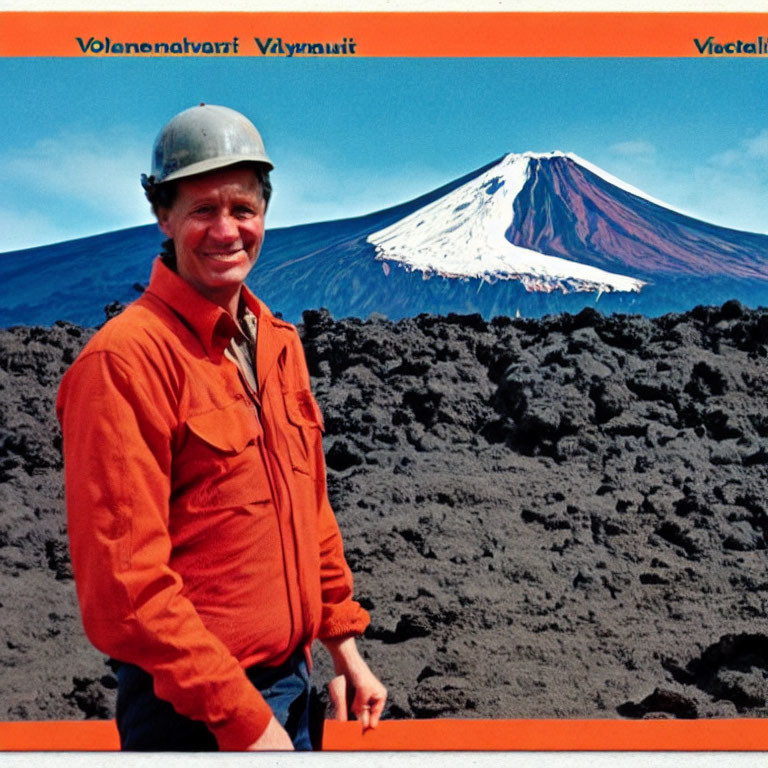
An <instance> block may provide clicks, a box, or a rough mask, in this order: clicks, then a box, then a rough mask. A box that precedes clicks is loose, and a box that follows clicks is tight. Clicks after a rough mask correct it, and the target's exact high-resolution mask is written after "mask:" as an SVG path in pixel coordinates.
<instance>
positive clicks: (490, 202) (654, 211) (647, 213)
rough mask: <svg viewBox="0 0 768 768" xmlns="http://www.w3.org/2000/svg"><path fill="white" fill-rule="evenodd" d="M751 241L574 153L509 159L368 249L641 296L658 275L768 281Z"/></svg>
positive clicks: (531, 285) (418, 266) (446, 270)
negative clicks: (747, 244) (745, 242)
mask: <svg viewBox="0 0 768 768" xmlns="http://www.w3.org/2000/svg"><path fill="white" fill-rule="evenodd" d="M729 233H731V234H730V235H729ZM733 234H738V236H739V237H738V238H734V237H733V236H732V235H733ZM744 235H747V233H733V232H732V231H730V230H725V229H723V228H721V227H715V226H712V225H709V224H706V223H705V222H701V221H697V220H696V219H693V218H692V217H690V216H687V215H686V214H684V213H683V212H682V211H680V210H678V209H676V208H674V207H672V206H670V205H667V204H666V203H662V202H660V201H659V200H655V199H654V198H652V197H650V196H649V195H646V194H645V193H644V192H642V191H640V190H639V189H636V188H635V187H632V186H631V185H629V184H626V183H625V182H623V181H621V180H620V179H617V178H616V177H615V176H612V175H611V174H609V173H607V172H606V171H603V170H602V169H600V168H598V167H597V166H595V165H593V164H592V163H589V162H588V161H586V160H583V159H582V158H580V157H578V156H577V155H574V154H572V153H564V152H548V153H533V152H526V153H523V154H508V155H505V156H504V157H503V158H502V159H501V160H500V161H498V162H497V163H496V164H494V165H493V166H491V167H489V168H487V169H485V170H484V171H483V172H482V173H480V174H479V175H477V176H475V177H474V178H472V179H470V180H468V181H467V182H466V183H464V184H462V185H461V186H459V187H457V188H455V189H453V190H452V191H450V192H448V193H447V194H446V195H444V196H443V197H440V198H439V199H437V200H435V201H433V202H431V203H429V204H428V205H425V206H424V207H423V208H419V209H417V210H415V211H413V212H412V213H410V214H409V215H408V216H406V217H404V218H402V219H400V220H399V221H397V222H395V223H394V224H391V225H389V226H388V227H385V228H384V229H381V230H378V231H376V232H373V233H371V235H369V236H368V242H370V243H371V244H372V245H374V247H375V249H376V257H377V258H378V259H380V260H385V261H394V262H397V263H399V264H401V265H402V266H404V267H405V268H406V269H415V270H421V271H422V272H423V273H425V274H432V273H435V274H439V275H445V276H450V277H464V278H467V277H472V278H480V279H484V280H489V281H492V280H498V279H518V280H520V281H521V283H522V284H523V285H524V286H525V287H526V289H527V290H537V291H545V292H550V291H553V290H556V289H560V290H562V291H563V292H566V293H567V292H569V291H572V290H576V291H590V290H592V291H598V292H601V293H602V292H606V291H640V290H641V289H642V287H643V286H644V285H645V284H646V282H647V279H648V278H652V277H654V276H658V275H659V274H670V275H675V274H677V275H680V274H688V275H712V274H717V275H732V276H734V277H760V278H763V279H764V278H766V277H768V259H766V254H765V249H764V248H763V253H762V254H759V252H758V253H757V254H756V253H755V250H754V249H753V248H751V247H748V248H744V247H742V246H741V245H740V242H737V240H738V241H740V239H741V237H742V236H744ZM747 236H749V235H747ZM756 237H760V236H756ZM756 255H757V258H755V256H756ZM644 278H645V279H644Z"/></svg>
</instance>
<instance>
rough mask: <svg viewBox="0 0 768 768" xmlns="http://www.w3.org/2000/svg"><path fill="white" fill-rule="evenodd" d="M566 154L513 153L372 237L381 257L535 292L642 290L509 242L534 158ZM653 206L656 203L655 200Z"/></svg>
mask: <svg viewBox="0 0 768 768" xmlns="http://www.w3.org/2000/svg"><path fill="white" fill-rule="evenodd" d="M564 156H565V155H564V154H563V153H562V152H551V153H546V154H542V153H532V152H526V153H523V154H508V155H506V156H505V157H503V158H502V159H501V161H500V162H499V163H498V164H496V165H494V166H493V167H491V168H489V169H488V170H487V171H485V173H482V174H480V175H479V176H476V177H475V178H473V179H472V180H470V181H469V182H467V183H466V184H463V185H462V186H460V187H458V188H456V189H454V190H453V191H452V192H449V193H448V194H446V195H445V196H443V197H441V198H439V199H438V200H435V201H434V202H432V203H430V204H428V205H426V206H424V207H422V208H419V209H418V210H416V211H414V212H413V213H411V214H410V215H408V216H406V217H404V218H402V219H400V220H399V221H397V222H395V223H394V224H392V225H390V226H388V227H385V228H384V229H380V230H378V231H376V232H373V233H371V234H370V235H369V236H368V238H367V241H368V242H369V243H371V244H372V245H373V246H374V247H375V249H376V258H377V259H378V260H381V261H384V262H387V261H392V262H397V263H399V264H401V265H402V266H403V267H405V268H406V269H407V270H409V271H411V270H420V271H421V272H422V273H423V275H424V277H425V278H427V277H429V276H431V275H432V274H437V275H441V276H444V277H458V278H480V279H482V280H485V281H487V282H495V281H496V280H520V281H521V283H522V284H523V285H524V286H525V288H526V289H527V290H529V291H542V292H547V293H548V292H551V291H554V290H561V291H563V292H564V293H569V292H571V291H598V292H611V291H636V292H639V291H640V289H641V288H642V287H643V286H644V285H645V283H644V282H643V281H642V280H639V279H637V278H633V277H628V276H626V275H622V274H617V273H614V272H609V271H606V270H604V269H600V268H598V267H594V266H589V265H587V264H582V263H579V262H577V261H573V260H570V259H565V258H562V257H560V256H552V255H548V254H545V253H540V252H539V251H535V250H531V249H529V248H524V247H522V246H519V245H514V244H513V243H511V242H510V241H509V239H508V238H507V232H508V230H509V229H510V225H511V222H512V221H513V219H514V202H515V199H516V198H517V196H518V195H519V194H520V192H521V191H522V189H523V187H524V186H525V184H526V181H527V180H528V178H529V175H530V161H531V159H533V158H552V157H564ZM654 202H655V201H654Z"/></svg>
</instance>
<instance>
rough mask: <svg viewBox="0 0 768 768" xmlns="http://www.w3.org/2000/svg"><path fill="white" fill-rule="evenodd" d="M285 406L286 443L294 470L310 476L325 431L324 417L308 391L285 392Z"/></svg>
mask: <svg viewBox="0 0 768 768" xmlns="http://www.w3.org/2000/svg"><path fill="white" fill-rule="evenodd" d="M282 394H283V404H284V406H285V415H286V417H287V419H288V428H287V429H286V441H287V443H288V452H289V454H290V456H291V464H292V466H293V468H294V469H295V470H297V471H299V472H303V473H305V474H309V473H310V471H311V468H312V458H313V452H314V450H315V445H316V442H317V440H319V439H321V438H320V433H321V432H322V431H323V430H324V425H323V417H322V416H321V414H320V409H319V408H318V406H317V403H316V402H315V398H314V397H313V396H312V393H311V392H310V391H309V390H308V389H294V390H283V393H282Z"/></svg>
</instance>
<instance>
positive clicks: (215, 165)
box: [158, 155, 274, 184]
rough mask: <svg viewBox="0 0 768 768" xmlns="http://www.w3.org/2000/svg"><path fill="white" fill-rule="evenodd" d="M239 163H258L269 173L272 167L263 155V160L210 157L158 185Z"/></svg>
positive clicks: (240, 157)
mask: <svg viewBox="0 0 768 768" xmlns="http://www.w3.org/2000/svg"><path fill="white" fill-rule="evenodd" d="M240 163H258V164H260V165H263V166H266V169H267V170H268V171H271V170H272V169H273V168H274V166H273V165H272V162H271V161H270V159H269V158H268V157H267V156H266V155H264V156H263V159H256V158H255V157H254V156H253V155H233V156H230V157H226V158H222V157H211V158H208V159H207V160H200V161H198V162H197V163H192V164H191V165H187V166H185V167H184V168H180V169H179V170H178V171H174V172H173V173H169V174H168V175H167V176H166V177H165V178H164V179H163V180H162V181H160V182H158V183H159V184H165V183H166V182H168V181H176V180H177V179H184V178H187V177H188V176H198V175H200V174H203V173H209V172H210V171H217V170H220V169H221V168H228V167H229V166H231V165H239V164H240Z"/></svg>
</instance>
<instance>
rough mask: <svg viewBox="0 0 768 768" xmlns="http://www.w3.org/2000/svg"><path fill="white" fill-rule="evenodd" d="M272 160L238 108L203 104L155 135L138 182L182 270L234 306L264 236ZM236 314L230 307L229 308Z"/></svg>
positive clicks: (194, 282)
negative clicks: (148, 168) (146, 171)
mask: <svg viewBox="0 0 768 768" xmlns="http://www.w3.org/2000/svg"><path fill="white" fill-rule="evenodd" d="M271 168H272V163H271V162H270V160H269V158H268V157H267V155H266V152H265V151H264V144H263V143H262V141H261V136H259V133H258V131H257V130H256V128H255V127H254V126H253V124H252V123H251V122H250V121H249V120H248V119H247V118H245V117H244V116H243V115H241V114H240V113H239V112H235V111H234V110H231V109H228V108H226V107H215V106H210V105H200V106H199V107H193V108H192V109H188V110H186V111H184V112H182V113H180V114H179V115H177V116H176V117H174V118H173V119H172V120H171V121H170V122H169V123H168V124H167V125H166V126H165V127H164V128H163V130H162V131H161V132H160V135H159V136H158V137H157V140H156V141H155V147H154V152H153V161H152V175H151V176H149V177H147V176H142V185H143V186H144V189H145V191H146V194H147V198H148V199H149V201H150V203H151V204H152V208H153V210H154V212H155V215H156V216H157V220H158V224H159V226H160V229H161V230H162V232H163V233H164V234H165V235H167V236H168V238H169V241H168V243H166V246H165V247H166V251H167V252H168V255H169V256H171V257H172V258H173V264H172V265H173V266H174V268H175V269H176V271H177V272H178V273H179V275H180V276H181V277H183V278H184V279H185V280H186V281H187V282H188V283H190V284H191V285H192V286H193V287H194V288H195V289H196V290H197V291H198V292H199V293H201V294H202V295H204V296H206V297H207V298H209V299H210V300H212V301H214V302H215V303H217V304H220V305H221V306H225V307H227V308H228V309H229V310H230V311H232V312H233V306H234V304H235V303H236V298H237V296H239V292H240V286H241V285H242V283H243V281H244V280H245V278H246V276H247V275H248V273H249V272H250V270H251V268H252V267H253V265H254V264H255V263H256V259H257V258H258V255H259V251H260V249H261V244H262V241H263V239H264V214H265V212H266V207H267V202H268V200H269V196H270V193H271V185H270V182H269V171H270V170H271ZM233 314H234V312H233Z"/></svg>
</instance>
